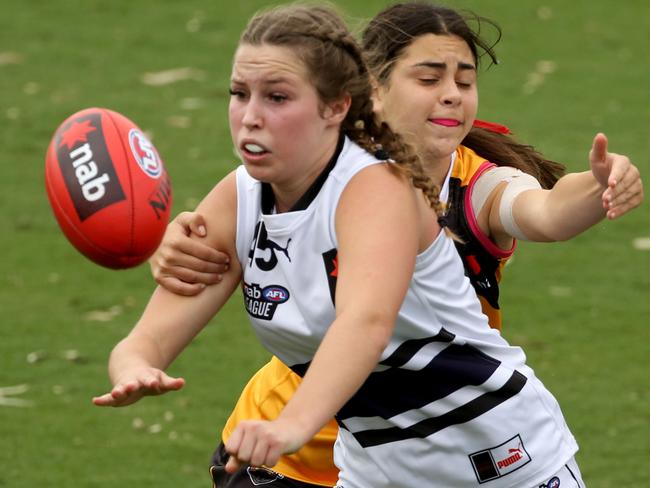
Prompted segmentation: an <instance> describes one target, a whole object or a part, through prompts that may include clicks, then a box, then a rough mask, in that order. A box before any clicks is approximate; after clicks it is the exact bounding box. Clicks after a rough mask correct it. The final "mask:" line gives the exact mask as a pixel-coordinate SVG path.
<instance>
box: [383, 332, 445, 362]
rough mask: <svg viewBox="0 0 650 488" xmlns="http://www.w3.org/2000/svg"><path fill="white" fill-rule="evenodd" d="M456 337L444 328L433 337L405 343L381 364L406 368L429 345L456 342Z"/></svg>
mask: <svg viewBox="0 0 650 488" xmlns="http://www.w3.org/2000/svg"><path fill="white" fill-rule="evenodd" d="M454 337H456V336H455V335H454V334H452V333H451V332H448V331H447V330H445V329H444V328H443V329H440V332H439V333H438V334H437V335H435V336H433V337H424V338H422V339H409V340H408V341H404V342H403V343H402V344H400V345H399V347H398V348H397V349H395V352H393V354H391V355H390V356H388V357H387V358H386V359H384V360H383V361H382V362H380V363H379V364H382V365H384V366H392V367H394V368H399V367H400V366H404V365H405V364H406V363H407V362H408V361H409V360H410V359H411V358H412V357H413V356H415V355H416V354H417V352H418V351H419V350H420V349H422V348H423V347H424V346H426V345H427V344H430V343H432V342H451V341H453V340H454Z"/></svg>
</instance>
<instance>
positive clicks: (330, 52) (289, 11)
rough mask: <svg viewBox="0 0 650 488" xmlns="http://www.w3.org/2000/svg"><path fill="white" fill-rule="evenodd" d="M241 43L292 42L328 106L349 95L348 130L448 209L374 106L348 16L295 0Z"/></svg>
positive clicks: (263, 19)
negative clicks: (346, 18) (345, 20)
mask: <svg viewBox="0 0 650 488" xmlns="http://www.w3.org/2000/svg"><path fill="white" fill-rule="evenodd" d="M239 42H240V44H248V45H253V46H256V45H262V44H269V45H274V46H284V47H288V48H291V49H292V50H293V51H294V52H295V54H296V56H297V57H298V58H299V59H300V61H301V62H302V63H303V64H304V66H305V67H306V69H307V72H308V74H309V76H310V81H311V82H312V83H313V85H314V87H315V88H316V91H317V93H318V96H319V99H320V101H321V104H322V107H325V106H327V105H328V104H330V103H333V102H335V101H337V100H340V99H341V98H342V97H344V96H345V95H349V96H350V99H351V104H350V109H349V110H348V113H347V115H346V117H345V119H344V121H343V123H342V124H341V130H342V132H343V133H344V134H345V135H347V136H348V137H349V138H350V139H352V140H353V141H354V142H355V143H357V144H358V145H359V146H361V147H362V148H364V149H365V150H366V151H368V152H370V153H373V154H376V155H377V157H378V158H380V159H388V156H387V155H388V154H390V158H391V160H392V161H394V163H395V164H391V165H390V168H391V169H392V170H393V171H396V172H398V173H400V174H402V175H404V176H405V177H407V178H408V179H409V180H410V181H411V182H412V184H413V186H415V187H416V188H418V189H420V190H421V191H422V192H423V193H424V195H425V196H426V198H427V200H428V201H429V204H430V205H431V207H432V208H433V209H434V210H435V211H436V213H437V214H438V216H442V215H443V213H444V206H443V205H442V204H441V203H440V200H439V193H440V191H439V187H438V186H437V185H436V184H435V183H434V182H433V180H431V178H430V177H429V176H428V175H427V173H426V171H425V170H424V167H423V165H422V162H421V160H420V158H419V157H418V156H417V154H416V152H415V150H414V149H413V148H412V147H411V146H409V145H408V144H407V143H406V142H405V141H404V140H403V139H402V138H401V136H399V135H398V134H397V133H395V132H393V130H392V129H391V128H390V127H389V126H388V124H386V123H384V122H380V121H379V120H378V119H377V117H376V116H375V113H374V111H373V104H372V98H371V95H372V84H371V77H370V73H369V71H368V68H367V66H366V62H365V56H364V54H363V50H362V49H361V47H360V46H359V44H358V42H357V41H356V39H355V37H354V35H353V34H352V33H351V32H350V30H349V29H348V27H347V25H346V24H345V22H344V21H343V19H342V18H341V17H340V16H339V15H338V14H337V13H336V12H335V11H334V10H333V9H331V8H329V7H325V6H322V5H321V6H306V5H289V6H281V7H276V8H274V9H271V10H267V11H264V12H262V13H258V14H257V15H255V16H254V17H253V18H252V19H251V20H250V22H249V23H248V26H247V27H246V29H245V30H244V32H243V33H242V35H241V37H240V40H239Z"/></svg>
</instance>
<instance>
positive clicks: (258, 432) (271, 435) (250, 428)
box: [225, 419, 309, 474]
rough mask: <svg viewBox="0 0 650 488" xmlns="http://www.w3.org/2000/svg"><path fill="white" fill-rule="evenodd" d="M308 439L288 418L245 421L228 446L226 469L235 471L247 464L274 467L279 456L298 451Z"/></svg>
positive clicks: (238, 426) (240, 424)
mask: <svg viewBox="0 0 650 488" xmlns="http://www.w3.org/2000/svg"><path fill="white" fill-rule="evenodd" d="M308 440H309V439H305V438H304V434H303V433H302V432H301V431H300V429H299V428H298V427H297V425H296V424H295V423H291V422H288V421H286V420H281V419H278V420H273V421H266V420H245V421H242V422H240V423H239V424H237V427H236V428H235V430H234V431H233V432H232V434H231V435H230V437H229V438H228V440H227V442H226V445H225V446H226V451H227V452H228V454H229V455H230V457H229V459H228V462H227V463H226V472H228V473H231V474H232V473H234V472H236V471H237V470H238V469H240V468H241V466H242V465H246V464H250V465H251V466H267V467H269V468H271V467H273V466H274V465H275V464H277V462H278V460H279V459H280V456H282V455H283V454H288V453H292V452H295V451H297V450H298V449H300V448H301V447H302V446H303V444H304V443H305V442H307V441H308Z"/></svg>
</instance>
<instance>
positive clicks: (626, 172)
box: [589, 133, 643, 220]
mask: <svg viewBox="0 0 650 488" xmlns="http://www.w3.org/2000/svg"><path fill="white" fill-rule="evenodd" d="M589 162H590V164H591V172H592V173H593V175H594V177H595V178H596V180H597V181H598V182H599V183H600V184H601V186H602V187H603V188H605V190H604V191H603V194H602V200H603V208H604V209H605V210H606V211H607V218H608V219H610V220H611V219H615V218H618V217H620V216H621V215H624V214H626V213H627V212H629V211H630V210H632V209H634V208H636V207H638V206H639V205H640V204H641V202H643V182H642V181H641V174H640V173H639V170H638V168H637V167H636V166H635V165H633V164H632V162H631V161H630V159H629V158H628V157H627V156H623V155H621V154H616V153H610V152H609V151H608V150H607V137H606V136H605V134H602V133H598V134H596V137H594V141H593V144H592V147H591V151H589Z"/></svg>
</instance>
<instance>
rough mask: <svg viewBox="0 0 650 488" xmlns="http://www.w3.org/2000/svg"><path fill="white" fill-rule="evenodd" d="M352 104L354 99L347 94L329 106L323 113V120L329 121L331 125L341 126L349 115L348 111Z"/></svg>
mask: <svg viewBox="0 0 650 488" xmlns="http://www.w3.org/2000/svg"><path fill="white" fill-rule="evenodd" d="M351 104H352V97H350V95H349V94H347V93H346V94H345V95H344V96H343V97H341V98H340V99H339V100H336V101H335V102H332V103H329V104H327V106H326V107H325V110H324V111H323V118H325V120H327V121H328V122H329V123H330V124H331V125H340V124H341V123H343V120H345V117H346V116H347V115H348V110H350V105H351Z"/></svg>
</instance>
